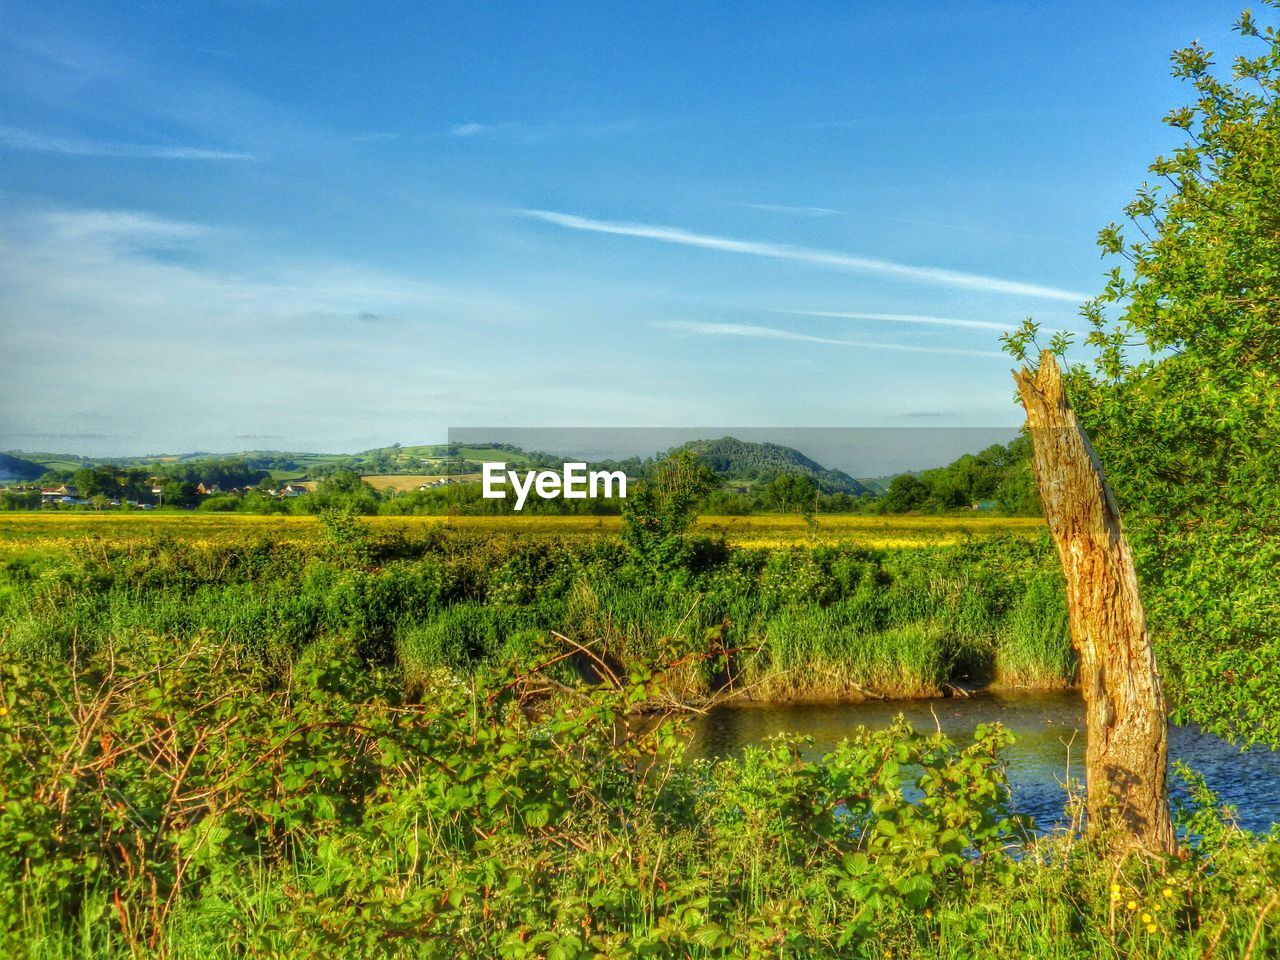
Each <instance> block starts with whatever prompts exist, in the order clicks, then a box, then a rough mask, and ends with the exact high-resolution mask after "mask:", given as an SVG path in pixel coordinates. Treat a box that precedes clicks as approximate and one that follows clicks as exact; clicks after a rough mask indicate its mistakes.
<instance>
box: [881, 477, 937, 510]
mask: <svg viewBox="0 0 1280 960" xmlns="http://www.w3.org/2000/svg"><path fill="white" fill-rule="evenodd" d="M928 499H929V488H928V486H926V485H925V483H924V481H922V480H921V479H920V478H919V477H917V476H916V475H915V474H913V473H900V474H898V475H897V476H896V477H894V478H893V479H892V480H890V481H889V489H888V490H887V491H886V492H885V495H884V500H883V501H882V503H883V505H884V509H885V510H886V511H888V512H889V513H906V512H907V511H908V510H919V509H920V508H921V507H923V506H924V503H925V501H926V500H928Z"/></svg>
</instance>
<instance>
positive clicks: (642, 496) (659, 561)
mask: <svg viewBox="0 0 1280 960" xmlns="http://www.w3.org/2000/svg"><path fill="white" fill-rule="evenodd" d="M715 482H716V479H715V474H714V473H713V472H712V471H711V469H710V468H709V467H707V466H706V465H705V464H703V463H700V462H699V461H698V460H697V458H696V457H695V456H694V455H693V454H692V453H691V452H690V451H688V450H684V451H679V452H677V453H674V454H672V455H671V456H670V457H668V458H667V459H666V460H664V461H662V462H661V463H659V464H658V465H657V467H655V468H654V470H653V472H652V473H651V475H650V476H648V477H647V478H646V479H644V480H641V481H639V482H638V483H633V484H632V486H631V489H630V490H629V491H628V496H627V499H626V501H625V503H624V504H623V508H622V522H623V531H622V539H623V542H625V543H626V544H627V546H629V547H630V548H631V549H632V550H633V551H634V552H635V554H636V556H637V557H639V558H640V560H641V561H642V562H643V563H645V564H647V565H649V566H650V567H653V568H654V569H657V570H670V569H673V568H674V567H676V566H678V565H680V564H681V563H683V562H684V561H685V560H686V559H687V557H688V555H689V544H688V542H687V541H686V540H685V533H686V532H687V531H688V529H689V528H690V527H691V526H693V522H694V520H696V519H697V509H698V504H699V503H700V502H701V500H702V498H703V497H704V496H705V495H706V494H707V492H708V491H709V490H710V489H711V487H712V486H713V485H714V484H715Z"/></svg>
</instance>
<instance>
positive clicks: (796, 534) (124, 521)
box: [0, 478, 1045, 551]
mask: <svg viewBox="0 0 1280 960" xmlns="http://www.w3.org/2000/svg"><path fill="white" fill-rule="evenodd" d="M366 479H369V478H366ZM364 522H366V523H368V524H369V525H370V526H371V527H372V528H373V529H375V530H377V531H378V532H387V533H395V532H401V533H403V534H405V535H407V536H411V535H412V534H413V532H414V531H415V530H423V529H431V528H436V527H442V528H444V529H447V530H457V531H466V532H472V533H477V534H497V535H510V536H515V537H521V538H541V539H547V538H556V537H581V536H593V535H609V536H616V535H617V534H618V533H619V532H620V531H621V529H622V519H621V518H620V517H618V516H574V515H569V516H562V515H548V514H537V515H535V514H530V515H529V516H519V515H512V514H504V515H496V516H410V517H396V516H374V517H368V518H366V519H365V521H364ZM693 529H694V531H695V532H696V533H700V534H704V535H707V536H723V537H724V539H725V540H726V541H727V542H728V543H730V544H732V545H734V546H743V547H779V546H789V545H803V544H810V543H825V544H833V543H846V544H850V545H854V546H859V547H867V548H873V549H879V548H886V547H913V546H949V545H954V544H957V543H960V542H963V541H965V540H968V539H972V538H982V537H990V536H996V535H1000V534H1011V535H1016V536H1027V537H1033V536H1036V535H1039V534H1041V533H1043V531H1044V529H1045V527H1044V521H1043V520H1041V519H1039V518H1033V517H1002V516H995V515H991V514H981V513H974V514H973V515H972V516H969V515H959V516H958V515H954V514H953V515H943V516H938V515H934V516H902V515H897V516H861V515H839V514H834V515H823V516H821V517H819V518H818V520H817V522H816V523H815V524H806V523H805V521H804V520H803V519H802V518H801V517H800V516H798V515H795V514H785V515H784V514H774V515H754V516H745V517H717V516H704V517H700V518H699V519H698V521H697V523H696V525H695V526H694V528H693ZM261 534H270V535H271V536H273V537H276V538H278V539H281V540H288V541H297V542H308V541H313V540H315V539H316V538H317V537H318V536H320V535H321V534H322V530H321V526H320V524H319V521H318V520H317V519H316V518H315V517H312V516H288V515H255V514H248V513H219V514H204V513H194V512H192V511H168V512H166V511H131V512H120V511H102V512H97V513H94V512H88V511H75V512H72V511H66V512H58V511H44V512H17V511H14V512H7V513H0V551H12V550H15V549H20V548H23V547H39V546H40V545H42V544H46V543H49V542H53V541H60V540H68V539H76V538H81V537H93V536H98V537H104V538H109V539H110V540H112V541H113V542H117V543H118V542H122V541H130V540H144V539H146V538H149V537H152V536H156V535H163V536H174V537H179V538H181V539H183V540H188V541H191V542H198V543H215V542H224V543H231V542H234V541H235V540H237V539H238V538H241V537H245V536H258V535H261Z"/></svg>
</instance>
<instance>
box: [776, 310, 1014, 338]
mask: <svg viewBox="0 0 1280 960" xmlns="http://www.w3.org/2000/svg"><path fill="white" fill-rule="evenodd" d="M771 312H773V313H785V314H787V315H788V316H793V317H825V318H828V319H832V320H883V321H886V322H888V323H909V324H922V325H925V326H933V327H965V328H967V329H970V330H998V331H1000V332H1001V333H1004V332H1006V331H1008V330H1011V329H1013V327H1015V326H1016V324H1010V323H995V322H994V321H991V320H955V319H952V318H951V317H928V316H922V315H920V314H914V313H844V312H841V311H838V310H775V311H771Z"/></svg>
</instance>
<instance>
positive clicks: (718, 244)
mask: <svg viewBox="0 0 1280 960" xmlns="http://www.w3.org/2000/svg"><path fill="white" fill-rule="evenodd" d="M520 212H521V213H522V214H524V215H525V216H528V217H532V218H534V219H536V220H541V221H543V222H545V223H552V224H555V225H556V226H560V227H565V228H567V229H570V230H585V231H588V232H590V233H605V234H614V235H617V236H624V237H639V238H641V239H645V240H657V241H659V242H661V243H674V244H680V245H681V246H686V247H701V248H703V249H707V250H721V251H724V252H726V253H741V254H747V255H748V256H756V257H769V258H771V259H775V260H791V261H795V262H799V263H811V264H814V265H817V266H826V267H835V268H837V269H842V270H855V271H859V272H866V273H879V274H884V275H886V276H895V277H903V278H906V279H909V280H917V281H920V282H922V283H934V284H940V285H943V286H949V287H961V288H964V289H969V290H982V291H984V292H987V293H1003V294H1013V295H1017V296H1023V297H1037V298H1041V299H1045V300H1065V301H1070V302H1072V303H1079V302H1081V301H1083V300H1087V299H1088V295H1087V294H1083V293H1074V292H1072V291H1070V290H1062V289H1058V288H1056V287H1046V286H1041V285H1039V284H1032V283H1022V282H1020V281H1016V280H1003V279H1000V278H998V277H987V276H983V275H981V274H976V273H964V272H962V271H958V270H946V269H942V268H940V267H919V266H912V265H909V264H903V263H895V262H893V261H891V260H879V259H875V258H872V257H859V256H853V255H850V254H845V253H837V252H834V251H830V250H817V249H813V248H811V247H796V246H791V245H789V244H781V243H757V242H754V241H749V240H734V239H731V238H728V237H717V236H712V235H709V234H704V233H693V232H691V231H688V230H682V229H680V228H678V227H663V226H655V225H653V224H645V223H618V222H614V221H608V220H592V219H590V218H588V217H579V216H574V215H573V214H568V213H556V212H554V211H551V210H522V211H520Z"/></svg>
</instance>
